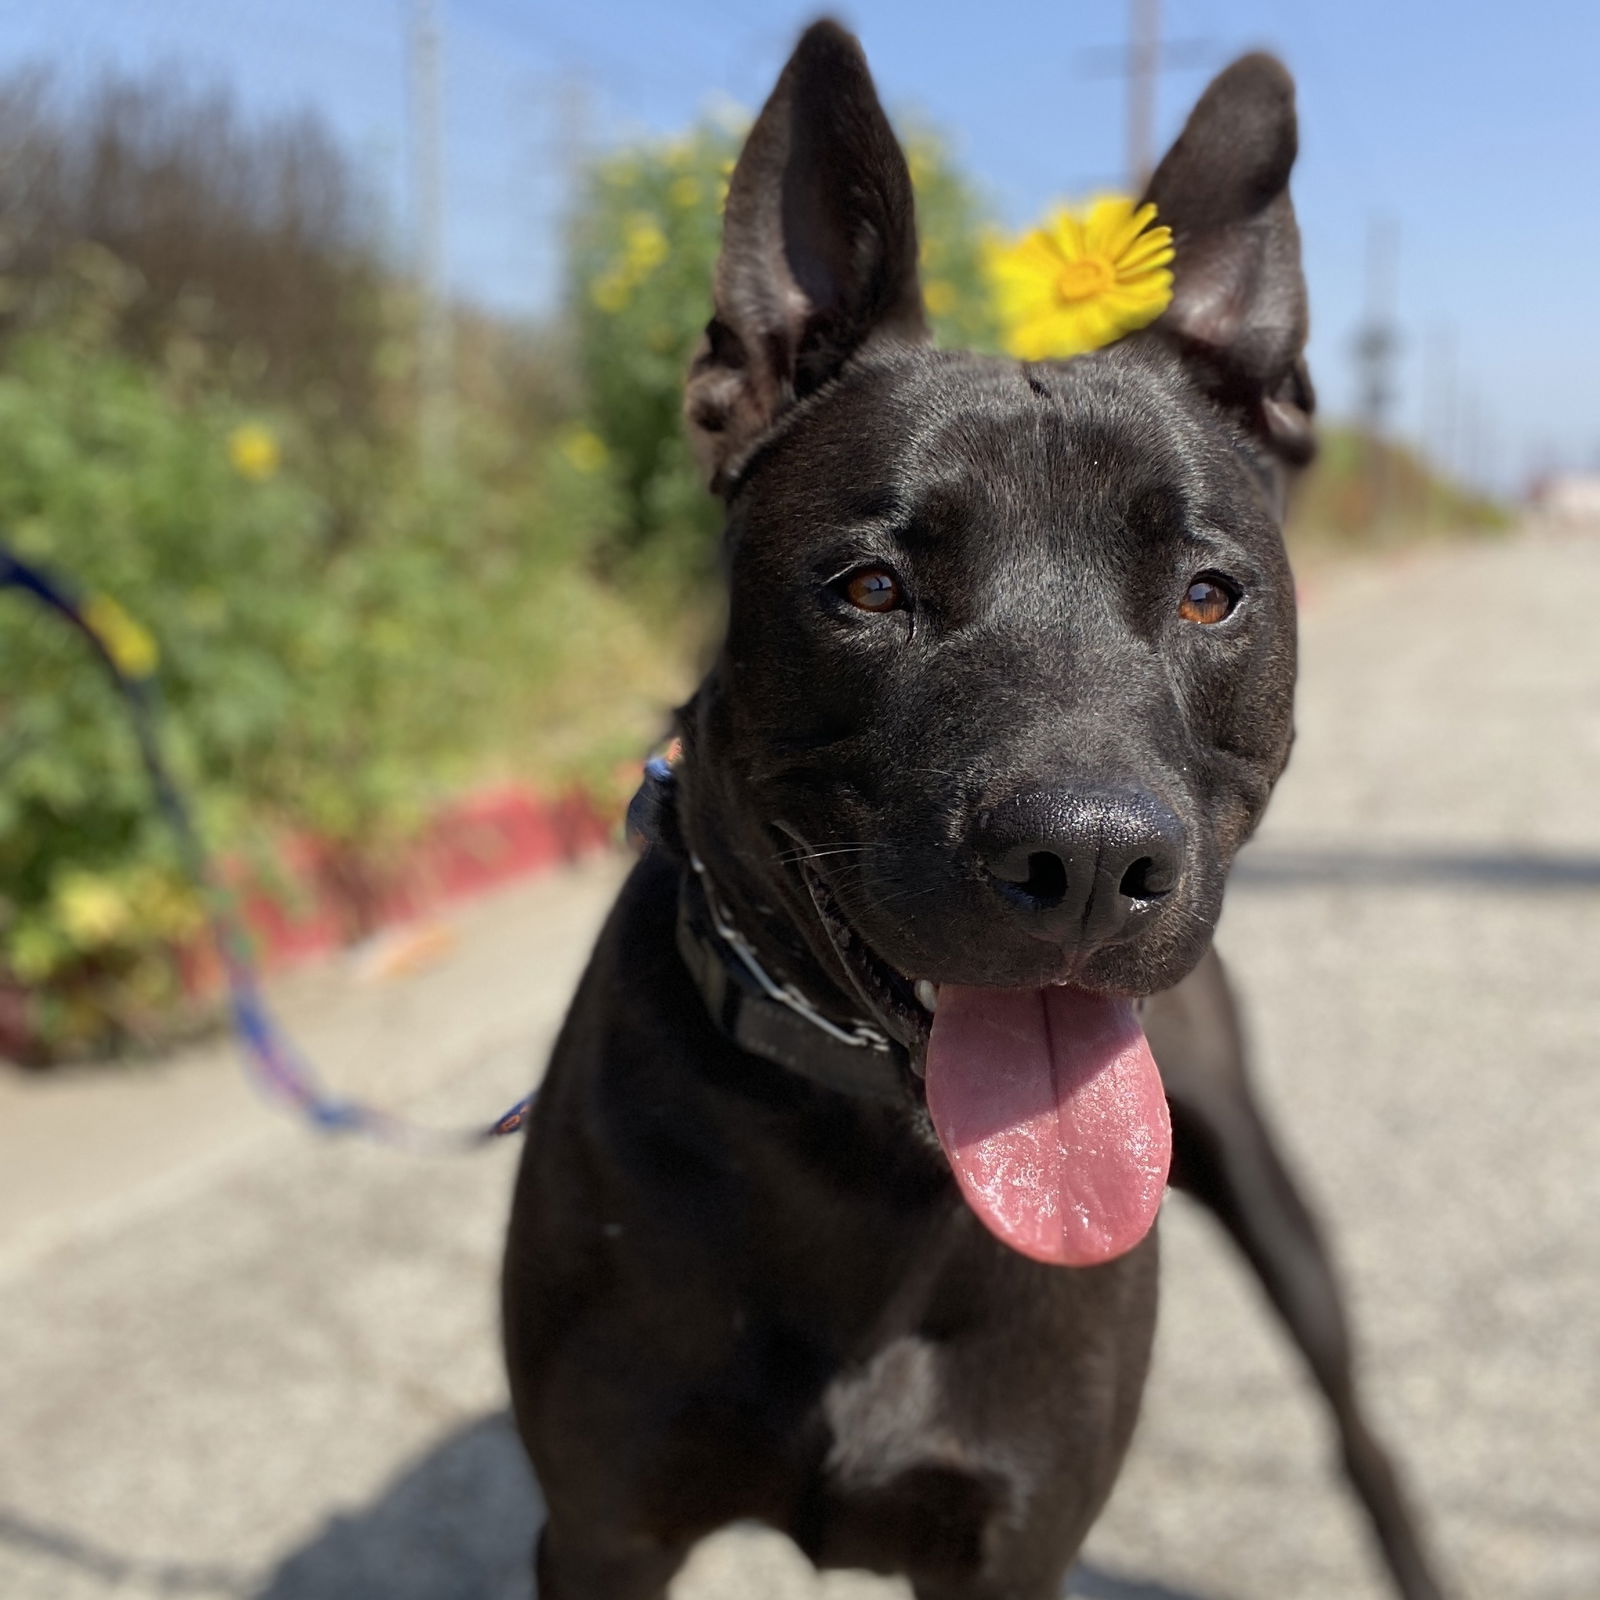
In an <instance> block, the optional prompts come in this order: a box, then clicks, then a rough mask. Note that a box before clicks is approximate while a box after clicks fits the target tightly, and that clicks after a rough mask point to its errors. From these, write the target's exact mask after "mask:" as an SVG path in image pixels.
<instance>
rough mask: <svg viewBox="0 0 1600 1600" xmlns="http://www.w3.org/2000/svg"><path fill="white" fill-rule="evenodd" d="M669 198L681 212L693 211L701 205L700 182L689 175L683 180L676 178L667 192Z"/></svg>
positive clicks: (682, 178)
mask: <svg viewBox="0 0 1600 1600" xmlns="http://www.w3.org/2000/svg"><path fill="white" fill-rule="evenodd" d="M667 198H668V199H669V200H670V201H671V202H672V203H673V205H675V206H676V207H677V208H678V209H679V210H680V211H692V210H693V209H694V208H695V207H696V206H697V205H699V204H700V180H699V179H698V178H694V177H690V176H689V175H688V174H687V173H686V174H685V175H684V176H683V177H681V178H674V179H673V180H672V185H671V187H670V188H669V189H668V190H667Z"/></svg>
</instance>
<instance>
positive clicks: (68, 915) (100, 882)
mask: <svg viewBox="0 0 1600 1600" xmlns="http://www.w3.org/2000/svg"><path fill="white" fill-rule="evenodd" d="M53 898H54V900H55V912H56V919H57V921H59V922H60V924H61V927H62V929H63V930H64V931H65V933H66V935H67V937H68V938H69V939H71V940H72V942H73V944H74V945H76V946H77V947H78V949H80V950H92V949H95V948H96V947H97V946H100V945H105V944H110V943H111V942H112V941H113V940H114V939H115V938H116V937H117V936H118V934H120V933H122V932H123V931H124V929H126V928H127V926H128V902H127V899H126V897H125V896H124V895H123V893H122V891H121V889H119V888H118V887H117V885H116V884H114V883H113V882H112V881H111V880H110V879H109V878H102V877H100V876H98V875H97V874H95V873H92V872H72V873H69V874H67V875H66V877H65V878H63V880H62V881H61V882H60V883H59V884H58V885H57V887H56V889H55V893H54V896H53Z"/></svg>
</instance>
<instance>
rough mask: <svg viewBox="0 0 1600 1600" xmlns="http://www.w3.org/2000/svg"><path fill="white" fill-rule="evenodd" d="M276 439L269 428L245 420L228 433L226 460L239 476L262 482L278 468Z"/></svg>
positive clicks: (278, 453) (279, 457) (278, 454)
mask: <svg viewBox="0 0 1600 1600" xmlns="http://www.w3.org/2000/svg"><path fill="white" fill-rule="evenodd" d="M280 459H281V456H280V452H279V450H278V441H277V439H276V438H275V437H274V436H273V434H272V433H271V431H270V430H269V429H266V428H263V427H262V426H261V425H260V424H259V423H255V422H247V423H245V424H244V425H243V426H242V427H238V428H235V429H234V430H233V432H232V433H230V434H229V435H228V460H229V461H231V462H232V463H233V470H234V471H235V472H237V473H238V474H239V476H240V477H241V478H248V479H249V480H250V481H251V482H252V483H261V482H264V481H265V480H266V479H267V478H270V477H271V476H272V475H273V473H275V472H276V471H277V470H278V462H279V460H280Z"/></svg>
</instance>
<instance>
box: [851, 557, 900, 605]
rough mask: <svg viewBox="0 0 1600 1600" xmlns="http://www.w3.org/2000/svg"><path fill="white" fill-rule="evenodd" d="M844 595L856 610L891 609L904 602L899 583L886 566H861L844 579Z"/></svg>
mask: <svg viewBox="0 0 1600 1600" xmlns="http://www.w3.org/2000/svg"><path fill="white" fill-rule="evenodd" d="M844 597H845V599H846V600H848V601H849V602H850V604H851V605H853V606H854V607H855V608H856V609H857V610H858V611H893V610H894V609H895V607H896V606H899V605H902V604H903V603H904V598H905V597H904V596H903V595H902V594H901V592H900V583H899V580H898V579H897V578H896V577H895V575H894V574H893V573H892V572H890V571H889V570H888V569H887V568H886V567H863V568H862V569H861V570H860V571H859V572H852V573H851V574H850V576H849V577H848V578H846V579H845V581H844Z"/></svg>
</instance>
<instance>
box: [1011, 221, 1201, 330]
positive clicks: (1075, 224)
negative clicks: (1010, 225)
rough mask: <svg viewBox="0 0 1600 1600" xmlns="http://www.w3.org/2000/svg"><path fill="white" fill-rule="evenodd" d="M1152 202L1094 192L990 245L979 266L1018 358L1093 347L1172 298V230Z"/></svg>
mask: <svg viewBox="0 0 1600 1600" xmlns="http://www.w3.org/2000/svg"><path fill="white" fill-rule="evenodd" d="M1155 217H1156V208H1155V207H1154V206H1153V205H1142V206H1136V205H1135V204H1134V202H1133V201H1132V200H1130V199H1128V198H1127V197H1126V196H1125V195H1103V196H1102V197H1101V198H1100V199H1098V200H1095V201H1093V202H1092V203H1091V204H1090V206H1089V207H1088V209H1087V210H1086V211H1085V212H1083V213H1081V214H1078V213H1074V212H1072V211H1069V210H1067V209H1066V208H1065V207H1063V208H1062V209H1061V210H1059V211H1057V212H1056V213H1055V214H1054V215H1053V216H1052V217H1051V218H1050V219H1049V220H1048V221H1047V222H1046V223H1045V224H1044V226H1043V227H1041V228H1035V229H1033V230H1032V231H1031V232H1029V233H1025V234H1024V235H1023V236H1022V237H1021V238H1020V239H1018V240H1017V241H1016V242H1015V243H1014V244H1005V243H1001V242H998V241H996V242H991V243H990V244H989V245H988V246H987V248H986V250H985V252H984V265H985V268H986V269H987V271H988V274H989V280H990V283H991V285H992V286H993V289H994V296H995V305H996V308H997V309H998V311H999V313H1000V322H1001V326H1002V327H1003V329H1004V330H1005V333H1004V337H1005V347H1006V349H1007V350H1008V351H1010V353H1011V354H1012V355H1014V356H1015V357H1017V359H1018V360H1019V361H1050V360H1063V359H1065V358H1066V357H1068V356H1078V355H1082V354H1083V353H1084V352H1085V351H1087V350H1098V349H1100V348H1101V346H1103V345H1108V344H1110V343H1112V342H1113V341H1114V340H1116V339H1120V338H1121V337H1122V336H1123V335H1124V334H1125V333H1132V332H1133V331H1134V330H1135V329H1136V328H1142V327H1144V326H1145V325H1146V324H1147V323H1151V322H1154V321H1155V319H1156V318H1157V317H1159V316H1160V315H1161V313H1162V312H1163V311H1165V310H1166V309H1167V306H1168V305H1169V304H1170V303H1171V301H1172V272H1171V270H1170V266H1171V262H1172V257H1173V249H1172V229H1171V228H1168V227H1165V226H1153V224H1154V223H1155Z"/></svg>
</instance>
